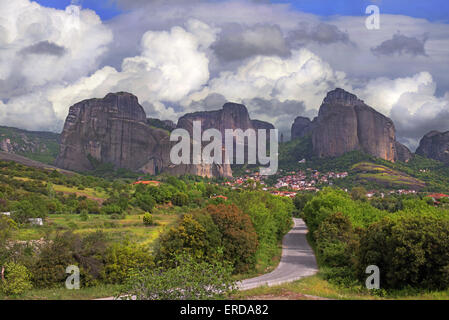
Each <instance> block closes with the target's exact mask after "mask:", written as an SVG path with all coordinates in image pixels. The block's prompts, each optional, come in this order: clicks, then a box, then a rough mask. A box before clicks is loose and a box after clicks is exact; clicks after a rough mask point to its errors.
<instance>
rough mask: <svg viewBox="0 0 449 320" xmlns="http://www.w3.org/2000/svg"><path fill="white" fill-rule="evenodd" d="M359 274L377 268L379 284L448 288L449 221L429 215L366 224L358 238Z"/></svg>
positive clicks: (362, 274)
mask: <svg viewBox="0 0 449 320" xmlns="http://www.w3.org/2000/svg"><path fill="white" fill-rule="evenodd" d="M358 260H359V262H358V274H359V277H360V278H361V279H362V278H365V277H366V275H365V274H364V272H365V269H366V267H367V266H369V265H376V266H378V267H379V269H380V275H381V286H382V287H383V288H387V289H390V288H391V289H401V288H405V287H415V288H425V289H430V290H439V289H447V288H448V287H449V221H447V220H444V219H439V218H436V217H432V216H398V217H394V218H393V217H391V218H390V217H388V218H385V219H383V220H382V221H380V222H378V223H376V224H373V225H372V226H370V227H368V228H367V230H366V231H365V232H364V233H363V236H362V237H361V240H360V251H359V258H358Z"/></svg>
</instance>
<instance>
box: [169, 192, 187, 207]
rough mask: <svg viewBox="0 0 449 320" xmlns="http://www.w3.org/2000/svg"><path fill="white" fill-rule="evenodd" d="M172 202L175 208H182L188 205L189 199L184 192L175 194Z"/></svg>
mask: <svg viewBox="0 0 449 320" xmlns="http://www.w3.org/2000/svg"><path fill="white" fill-rule="evenodd" d="M172 202H173V204H174V205H175V206H179V207H183V206H186V205H188V204H189V197H188V196H187V194H185V193H184V192H177V193H175V194H174V195H173V199H172Z"/></svg>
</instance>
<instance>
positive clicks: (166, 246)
mask: <svg viewBox="0 0 449 320" xmlns="http://www.w3.org/2000/svg"><path fill="white" fill-rule="evenodd" d="M206 238H207V237H206V229H205V228H204V227H203V226H202V225H201V224H200V223H199V222H198V221H196V220H195V219H194V218H193V215H191V214H186V215H184V216H183V217H182V220H181V222H180V224H179V225H178V226H177V227H173V228H171V229H170V230H168V231H167V232H166V233H164V234H162V235H161V236H160V238H159V242H158V244H157V246H156V261H157V262H158V263H159V264H161V265H163V266H167V267H168V266H173V264H174V260H173V259H174V258H175V257H176V256H178V255H181V254H184V253H188V254H189V255H191V256H192V257H195V258H197V259H203V258H204V257H205V256H206V252H208V248H207V245H208V244H207V242H206Z"/></svg>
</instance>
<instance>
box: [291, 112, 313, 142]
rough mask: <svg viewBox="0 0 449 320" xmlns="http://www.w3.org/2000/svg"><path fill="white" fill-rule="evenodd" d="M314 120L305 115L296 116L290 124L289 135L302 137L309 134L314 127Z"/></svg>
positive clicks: (293, 137) (294, 137)
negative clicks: (291, 124)
mask: <svg viewBox="0 0 449 320" xmlns="http://www.w3.org/2000/svg"><path fill="white" fill-rule="evenodd" d="M314 124H315V122H313V121H311V120H310V119H309V118H306V117H297V118H296V119H295V122H294V123H293V126H292V132H291V137H292V140H293V139H297V138H302V137H304V136H306V135H308V134H310V133H311V132H312V130H313V128H314Z"/></svg>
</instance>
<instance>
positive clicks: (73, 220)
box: [13, 214, 178, 244]
mask: <svg viewBox="0 0 449 320" xmlns="http://www.w3.org/2000/svg"><path fill="white" fill-rule="evenodd" d="M177 218H178V214H157V215H154V220H155V222H156V224H155V225H154V226H145V225H144V224H143V220H142V219H143V214H142V215H138V214H132V215H127V216H126V218H124V219H119V220H113V219H111V218H110V216H106V215H89V219H88V220H87V221H82V220H81V218H80V216H79V215H76V214H61V215H50V216H49V217H48V218H47V219H46V221H45V226H44V227H37V226H30V227H26V228H20V229H18V230H16V231H15V232H14V235H13V238H14V239H15V240H19V241H30V240H38V239H41V238H42V237H44V236H45V235H46V232H48V231H57V230H61V231H67V230H72V231H73V232H74V233H76V234H80V235H87V234H89V233H93V232H96V231H98V230H101V231H103V232H104V233H105V234H106V235H107V237H108V239H109V240H110V241H124V240H126V239H128V240H131V241H136V242H139V243H143V244H151V243H152V242H153V241H154V240H155V239H156V238H157V237H158V236H159V234H160V233H161V232H162V231H163V230H164V228H166V227H167V226H170V225H172V224H173V223H175V221H176V220H177Z"/></svg>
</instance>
